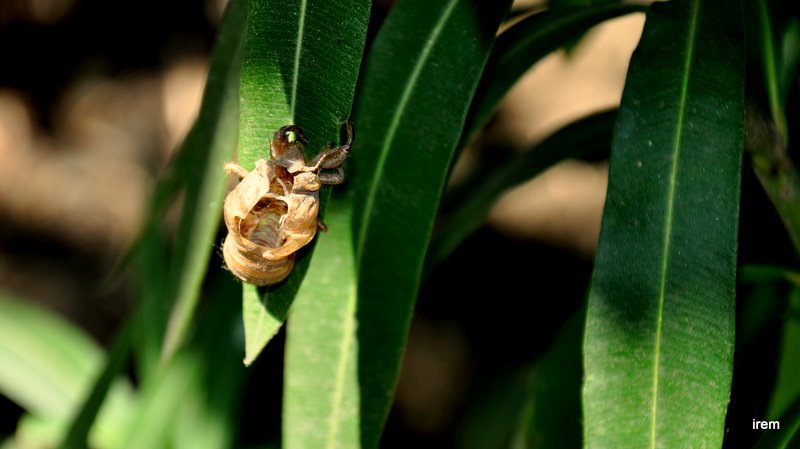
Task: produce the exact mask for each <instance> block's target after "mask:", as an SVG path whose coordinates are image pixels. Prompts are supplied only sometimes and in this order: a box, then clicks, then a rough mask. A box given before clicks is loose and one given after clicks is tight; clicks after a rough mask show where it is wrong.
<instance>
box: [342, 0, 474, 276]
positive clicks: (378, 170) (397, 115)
mask: <svg viewBox="0 0 800 449" xmlns="http://www.w3.org/2000/svg"><path fill="white" fill-rule="evenodd" d="M457 3H458V0H450V2H449V3H448V4H447V6H446V7H445V10H444V13H443V14H442V16H441V17H440V18H439V20H438V21H437V22H436V25H434V27H433V29H431V33H430V36H429V37H428V40H427V42H425V46H424V47H423V48H422V52H420V57H419V59H418V60H417V64H416V65H415V66H414V70H413V71H412V72H411V76H410V77H409V78H408V81H407V82H406V85H405V87H404V89H403V93H402V94H401V96H400V101H399V102H398V104H397V109H395V112H394V114H393V115H392V121H391V122H390V123H389V128H388V129H387V131H386V134H385V136H386V137H385V138H384V140H383V145H382V146H381V150H380V152H379V153H378V163H377V165H376V166H375V170H374V172H373V173H374V174H373V177H372V180H371V183H370V185H369V187H368V189H369V190H368V191H367V195H366V200H365V206H364V213H363V214H362V217H361V227H360V230H359V233H358V242H357V245H358V246H357V249H358V250H357V251H356V259H355V260H356V264H357V267H360V266H361V256H362V255H363V253H364V241H365V239H366V236H367V231H368V228H369V222H370V220H369V216H370V215H371V211H372V208H373V207H374V204H375V196H376V195H377V191H378V181H379V179H380V177H381V174H382V173H383V170H384V167H385V165H386V159H387V158H388V153H389V147H391V146H392V142H393V141H394V135H395V133H397V129H398V128H399V127H400V120H401V118H402V116H403V114H404V113H405V109H406V107H407V106H408V101H409V99H410V98H411V94H412V91H413V90H414V86H415V85H416V83H417V79H418V78H419V75H420V73H422V68H423V67H424V66H425V64H426V63H427V61H428V58H429V57H430V54H431V51H432V49H433V46H434V44H435V43H436V40H437V39H438V37H439V34H441V32H442V29H444V26H445V24H446V23H447V20H448V19H449V18H450V15H451V14H452V13H453V10H454V9H455V6H456V4H457Z"/></svg>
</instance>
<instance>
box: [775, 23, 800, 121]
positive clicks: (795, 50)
mask: <svg viewBox="0 0 800 449" xmlns="http://www.w3.org/2000/svg"><path fill="white" fill-rule="evenodd" d="M780 62H781V64H780V73H779V76H778V78H779V82H780V92H781V106H782V107H783V108H785V107H786V99H787V98H788V97H789V91H790V90H791V88H792V83H794V81H795V80H796V79H797V69H798V67H800V20H798V19H797V18H796V17H790V18H789V22H788V23H787V24H786V29H785V30H784V31H783V38H782V39H781V59H780Z"/></svg>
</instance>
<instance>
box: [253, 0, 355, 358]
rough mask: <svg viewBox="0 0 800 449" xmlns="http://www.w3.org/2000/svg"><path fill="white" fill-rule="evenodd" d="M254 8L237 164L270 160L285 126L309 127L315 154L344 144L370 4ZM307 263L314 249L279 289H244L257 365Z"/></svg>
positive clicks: (275, 3)
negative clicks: (273, 145) (276, 137)
mask: <svg viewBox="0 0 800 449" xmlns="http://www.w3.org/2000/svg"><path fill="white" fill-rule="evenodd" d="M248 3H249V6H248V24H247V43H246V48H245V57H244V66H243V69H242V85H241V128H240V134H239V164H240V165H242V166H243V167H245V168H246V169H252V168H253V167H254V166H255V161H257V160H258V159H265V158H268V157H269V146H268V144H269V141H270V139H271V137H272V134H273V133H274V132H275V131H276V130H277V129H278V128H280V127H282V126H284V125H288V124H296V125H298V126H300V127H302V128H303V130H304V132H305V133H306V135H307V137H308V139H309V144H308V145H307V146H306V151H307V152H308V153H309V154H308V155H309V156H311V155H314V154H316V153H317V152H318V150H319V149H321V148H322V147H323V146H324V145H325V144H326V143H328V142H336V141H338V140H339V133H340V128H341V126H342V124H344V123H345V122H346V121H347V119H348V117H349V115H350V108H351V105H352V102H353V93H354V91H355V83H356V79H357V77H358V72H359V67H360V62H361V54H362V52H363V49H364V42H365V39H366V34H367V24H368V21H369V11H370V2H369V1H368V0H346V1H339V2H308V0H249V2H248ZM356 144H357V145H358V143H356ZM355 151H358V150H357V149H356V150H355ZM329 194H330V189H328V188H325V189H323V192H322V193H321V195H320V197H321V198H322V201H323V203H324V202H325V201H326V200H327V198H328V196H329ZM309 258H310V251H301V253H300V254H299V257H298V259H297V262H296V264H295V267H294V271H293V272H292V274H291V275H290V276H289V278H288V279H287V280H286V281H285V282H283V283H281V284H279V285H277V286H274V287H271V288H268V289H258V290H256V288H255V287H253V286H245V289H244V293H243V298H242V299H243V310H244V314H243V319H244V323H245V341H246V351H245V364H248V365H249V364H250V363H252V362H253V361H254V360H255V359H256V357H257V356H258V354H259V353H260V352H261V350H262V349H263V348H264V346H265V345H266V344H267V342H269V340H270V339H271V338H272V337H273V336H274V335H275V334H276V333H277V332H278V330H279V329H280V326H281V325H282V323H283V320H284V319H285V318H286V314H287V313H288V310H289V307H290V306H291V303H292V300H293V299H294V296H295V294H296V293H297V289H298V288H299V287H300V284H301V283H302V280H303V277H304V276H305V272H306V270H307V268H308V263H309Z"/></svg>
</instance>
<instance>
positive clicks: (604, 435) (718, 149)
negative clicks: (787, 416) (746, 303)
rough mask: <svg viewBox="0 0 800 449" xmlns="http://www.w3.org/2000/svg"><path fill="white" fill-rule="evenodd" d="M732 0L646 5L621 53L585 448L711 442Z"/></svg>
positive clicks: (731, 146) (731, 213)
mask: <svg viewBox="0 0 800 449" xmlns="http://www.w3.org/2000/svg"><path fill="white" fill-rule="evenodd" d="M741 6H742V5H741V2H738V1H729V0H673V1H670V2H666V3H657V4H655V5H653V6H652V7H651V9H650V11H649V12H648V15H647V21H646V24H645V29H644V33H643V35H642V38H641V42H640V44H639V47H638V48H637V50H636V52H635V53H634V55H633V58H632V60H631V65H630V68H629V70H628V77H627V80H626V84H625V90H624V93H623V98H622V105H621V107H620V112H619V118H618V119H617V129H616V134H615V137H614V143H613V146H612V152H611V163H610V175H609V187H608V196H607V199H606V206H605V211H604V215H603V223H602V228H601V235H600V242H599V247H598V253H597V257H596V259H595V271H594V275H593V281H592V287H591V289H590V296H589V306H588V315H587V324H586V336H585V346H584V354H585V355H584V367H585V381H584V387H583V406H584V444H585V447H589V448H606V447H614V448H626V447H631V448H632V447H636V448H644V447H647V448H668V447H669V448H672V447H709V448H710V447H720V446H721V445H722V439H723V435H724V425H725V414H726V410H727V406H728V399H729V394H730V386H731V373H732V363H733V338H734V335H733V333H734V302H735V301H734V300H735V280H736V252H737V251H736V250H737V227H738V213H739V186H740V173H741V158H742V146H743V116H744V102H743V97H744V95H743V92H744V52H743V45H742V42H743V31H742V28H743V18H742V8H741Z"/></svg>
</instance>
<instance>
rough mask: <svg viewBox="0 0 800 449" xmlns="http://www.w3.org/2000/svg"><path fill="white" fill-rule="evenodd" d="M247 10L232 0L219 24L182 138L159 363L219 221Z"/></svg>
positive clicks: (188, 307)
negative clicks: (180, 188)
mask: <svg viewBox="0 0 800 449" xmlns="http://www.w3.org/2000/svg"><path fill="white" fill-rule="evenodd" d="M245 14H246V10H245V9H244V4H243V3H242V1H241V0H239V1H236V0H234V1H232V2H231V3H230V4H229V5H228V8H227V10H226V13H225V17H224V19H223V21H222V25H221V26H220V31H219V34H218V35H217V42H216V44H215V46H214V49H213V51H212V54H211V62H210V66H209V73H208V81H207V82H206V88H205V91H204V93H203V101H202V104H201V107H200V113H199V115H198V117H197V121H196V122H195V124H194V126H193V128H192V130H191V131H190V132H189V135H188V136H187V138H186V142H185V143H184V147H183V149H182V151H184V152H186V153H187V157H186V159H185V160H184V161H185V163H186V165H185V166H183V167H182V168H183V169H184V170H186V172H187V178H186V179H185V182H186V191H185V198H184V201H183V212H182V216H181V222H180V224H179V226H178V234H177V236H178V237H177V241H176V243H175V251H174V253H173V254H172V258H171V260H170V264H169V268H168V270H169V271H168V278H167V279H168V284H167V287H166V291H165V294H166V298H169V299H172V298H174V301H175V305H174V307H173V309H172V314H171V316H170V321H169V324H168V327H167V333H166V336H165V339H164V348H163V352H162V354H161V355H162V363H166V362H167V361H168V360H169V359H170V358H171V357H172V355H173V354H174V353H175V351H176V350H177V349H178V348H179V347H180V346H181V345H182V344H183V342H184V341H185V340H186V338H187V333H188V331H189V328H190V325H191V322H192V318H193V316H194V311H195V308H196V307H197V298H198V297H199V295H200V286H201V284H202V282H203V278H204V275H205V273H206V269H207V267H208V261H209V260H210V258H211V252H212V251H213V249H214V245H213V243H212V242H213V240H214V235H215V233H216V230H217V226H218V225H219V222H220V215H221V211H222V197H223V195H224V190H225V182H226V179H227V176H226V175H225V173H224V171H223V170H222V166H223V165H224V164H225V162H227V161H229V160H230V159H231V157H232V155H233V150H234V148H235V146H236V133H237V127H238V100H239V98H238V95H237V92H238V91H239V76H240V73H241V61H242V53H243V47H244V39H243V37H244V36H243V34H242V32H241V30H242V28H243V27H244V24H245V19H246V15H245Z"/></svg>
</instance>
